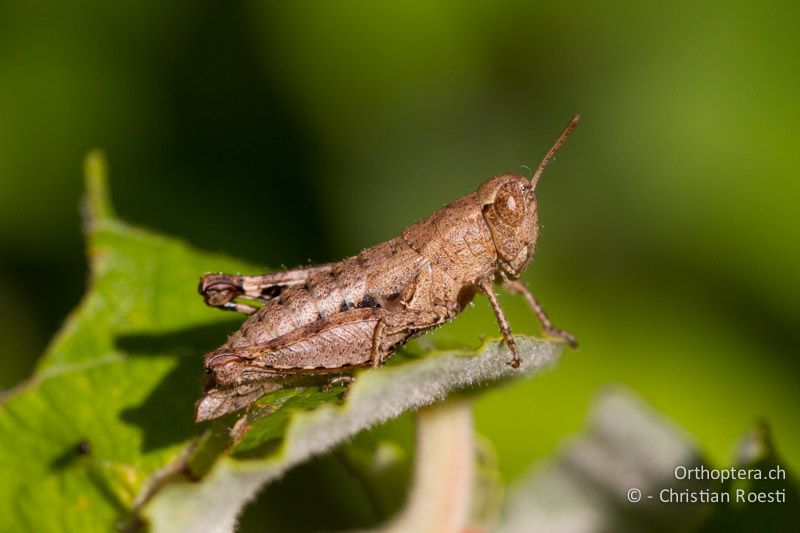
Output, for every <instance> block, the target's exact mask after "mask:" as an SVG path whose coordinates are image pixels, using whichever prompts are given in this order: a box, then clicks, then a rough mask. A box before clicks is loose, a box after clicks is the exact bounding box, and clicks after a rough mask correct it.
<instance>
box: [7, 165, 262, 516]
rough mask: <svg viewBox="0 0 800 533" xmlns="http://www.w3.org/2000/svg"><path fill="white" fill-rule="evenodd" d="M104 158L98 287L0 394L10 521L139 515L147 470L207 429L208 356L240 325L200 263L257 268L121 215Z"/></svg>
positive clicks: (93, 186)
mask: <svg viewBox="0 0 800 533" xmlns="http://www.w3.org/2000/svg"><path fill="white" fill-rule="evenodd" d="M104 166H105V165H104V163H103V161H102V158H101V157H100V156H99V155H98V154H91V155H90V156H89V158H88V159H87V164H86V169H87V174H86V185H87V202H86V206H85V212H86V232H87V240H88V258H89V263H90V266H91V276H90V281H89V290H88V292H87V294H86V296H85V297H84V299H83V301H82V302H81V304H80V305H79V306H78V308H77V309H76V310H75V311H74V312H73V313H72V314H71V316H70V317H69V318H68V319H67V321H66V324H65V325H64V327H63V328H62V330H61V331H60V332H59V333H58V335H57V336H56V337H55V339H54V340H53V341H52V343H51V345H50V346H49V348H48V349H47V352H46V353H45V355H44V356H43V357H42V359H41V360H40V362H39V364H38V368H37V371H36V373H35V375H34V376H33V377H32V378H31V379H30V380H28V381H27V382H25V383H23V384H22V385H20V386H18V387H17V388H16V389H14V390H12V391H10V392H9V393H8V394H7V395H6V396H5V397H4V398H3V402H2V404H0V471H2V472H3V483H2V484H0V530H3V531H9V530H20V529H26V530H31V531H47V530H64V529H70V530H81V531H108V529H109V527H110V526H111V525H113V524H115V523H118V522H120V521H122V520H125V519H126V518H127V516H128V514H129V513H130V509H131V508H132V505H133V501H134V499H135V497H136V495H137V494H138V493H139V492H140V490H141V488H142V485H143V483H144V482H145V481H146V480H147V479H148V477H149V476H151V475H152V474H153V472H155V471H157V470H158V469H160V468H163V467H164V466H165V465H167V464H169V463H170V462H171V461H173V460H174V459H175V457H177V456H178V455H179V454H180V453H181V451H182V450H183V449H184V448H185V447H186V444H187V442H189V440H190V439H192V438H194V437H195V436H196V435H197V434H198V433H200V431H199V430H198V428H197V427H196V426H195V425H194V424H193V422H192V408H193V403H194V400H195V398H196V396H197V395H199V393H200V391H201V390H202V389H201V382H202V378H203V374H202V369H201V365H200V356H201V355H202V353H203V352H204V351H205V350H207V349H208V348H209V347H210V346H214V345H215V344H218V343H221V342H222V341H224V339H225V335H226V333H227V332H229V331H230V330H232V329H233V328H235V327H236V325H235V324H236V323H235V322H231V321H230V317H220V313H215V312H214V311H213V310H211V309H206V308H205V306H203V305H202V301H200V299H199V298H198V296H197V294H196V286H197V281H198V276H199V274H202V273H203V272H206V271H211V270H228V271H238V270H242V271H243V270H253V267H252V266H248V265H246V264H245V263H242V262H238V261H234V260H232V259H230V258H228V257H225V256H222V255H218V254H208V253H202V252H198V251H197V250H194V249H192V248H190V247H188V246H186V245H185V244H183V243H181V242H179V241H176V240H174V239H170V238H165V237H162V236H159V235H157V234H154V233H151V232H147V231H143V230H140V229H136V228H133V227H131V226H129V225H127V224H125V223H123V222H121V221H120V220H118V219H117V218H115V216H114V214H113V209H112V208H111V205H110V203H109V201H108V197H107V195H106V190H105V189H106V181H105V176H104ZM80 443H85V444H88V448H89V450H90V451H89V453H80V452H79V450H78V445H79V444H80ZM83 448H84V449H86V448H87V446H84V447H83Z"/></svg>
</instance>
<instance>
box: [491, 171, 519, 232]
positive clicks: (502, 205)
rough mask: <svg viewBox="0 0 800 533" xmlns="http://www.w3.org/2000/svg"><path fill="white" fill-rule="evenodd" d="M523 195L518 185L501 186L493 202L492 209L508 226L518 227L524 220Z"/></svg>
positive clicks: (512, 183)
mask: <svg viewBox="0 0 800 533" xmlns="http://www.w3.org/2000/svg"><path fill="white" fill-rule="evenodd" d="M526 207H527V206H526V205H525V193H524V192H523V191H522V189H521V188H520V186H519V184H517V183H514V182H511V183H506V184H505V185H503V186H502V187H501V188H500V190H499V191H497V196H496V197H495V200H494V208H495V210H496V211H497V214H498V215H499V216H500V219H501V220H502V221H503V222H505V223H506V224H508V225H509V226H519V225H520V223H521V222H522V220H523V219H524V218H525V211H526Z"/></svg>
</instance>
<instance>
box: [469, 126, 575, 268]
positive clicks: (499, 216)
mask: <svg viewBox="0 0 800 533" xmlns="http://www.w3.org/2000/svg"><path fill="white" fill-rule="evenodd" d="M579 118H580V115H575V116H574V117H572V120H570V121H569V124H567V127H566V128H564V131H563V132H561V135H560V136H559V137H558V139H557V140H556V142H555V144H553V146H552V147H551V148H550V150H549V151H548V152H547V155H545V156H544V159H542V162H541V163H539V167H538V168H537V169H536V172H534V174H533V177H532V178H531V180H530V181H528V180H527V179H525V178H524V177H522V176H519V175H517V174H502V175H500V176H496V177H494V178H492V179H490V180H489V181H487V182H486V183H484V184H483V185H481V186H480V188H479V189H478V200H479V201H480V203H481V209H482V210H483V218H484V220H486V224H487V225H488V226H489V231H490V232H491V233H492V240H493V241H494V246H495V249H496V250H497V266H498V268H499V269H500V270H501V271H503V272H505V273H506V274H508V275H509V276H510V277H511V278H512V279H513V278H517V277H519V275H520V274H521V273H522V271H523V270H524V269H525V267H526V266H527V265H528V262H529V261H530V259H531V257H532V256H533V249H534V247H535V246H536V239H537V238H538V237H539V221H538V216H537V208H536V195H535V194H534V190H535V189H536V184H537V183H538V182H539V177H540V176H541V175H542V172H543V171H544V169H545V167H546V166H547V165H548V164H549V163H550V161H552V160H553V157H555V155H556V152H558V149H559V148H561V145H563V144H564V143H565V142H566V140H567V139H568V138H569V136H570V134H571V133H572V130H573V129H575V126H577V125H578V119H579Z"/></svg>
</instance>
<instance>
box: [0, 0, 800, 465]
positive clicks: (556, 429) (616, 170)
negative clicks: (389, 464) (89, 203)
mask: <svg viewBox="0 0 800 533" xmlns="http://www.w3.org/2000/svg"><path fill="white" fill-rule="evenodd" d="M798 27H800V7H799V6H798V4H797V3H796V2H763V3H757V4H755V3H751V2H744V1H739V2H730V1H728V2H705V3H702V4H699V3H696V2H663V3H640V2H631V1H624V2H615V3H608V2H604V3H586V2H561V3H559V5H536V4H534V3H529V2H521V1H497V2H491V3H488V2H480V3H468V2H456V1H448V2H396V3H395V2H381V3H374V2H336V3H334V2H321V1H320V2H295V3H282V4H277V3H275V4H271V3H260V2H229V3H222V2H215V3H209V2H185V1H183V2H181V1H176V2H154V1H142V2H135V3H109V2H106V3H103V2H70V3H62V2H39V3H36V4H35V5H34V4H33V3H28V2H22V1H10V2H9V1H2V2H0V336H2V339H3V349H2V351H0V369H1V370H2V371H0V388H9V387H12V386H14V385H15V384H16V383H18V382H19V381H20V380H22V379H24V378H25V377H27V376H28V375H30V373H31V371H32V368H33V365H34V364H35V362H36V359H37V357H38V355H39V354H40V353H41V352H42V350H43V348H44V347H45V346H46V343H47V342H48V339H49V338H50V337H51V336H52V335H53V334H54V332H55V331H56V330H57V329H58V327H59V325H60V324H61V322H62V321H63V319H64V317H65V315H66V314H67V313H68V312H69V310H70V309H71V308H73V307H74V306H75V305H76V304H77V302H78V301H79V299H80V297H81V294H82V292H83V290H84V287H85V283H86V274H87V270H86V266H85V261H84V256H83V243H82V237H81V220H80V215H79V199H80V196H81V179H80V167H81V161H82V158H83V156H84V154H85V153H86V152H87V151H88V150H89V149H90V148H93V147H99V148H102V149H103V150H105V152H106V155H107V157H108V160H109V164H110V167H111V174H112V189H113V195H114V198H115V204H116V206H117V209H118V211H119V212H120V214H121V215H122V217H124V218H126V219H128V220H130V221H132V222H134V223H136V224H140V225H144V226H148V227H151V228H155V229H158V230H159V231H162V232H165V233H169V234H173V235H177V236H179V237H181V238H183V239H185V240H187V241H189V242H191V243H193V244H195V245H197V246H199V247H203V248H207V249H211V250H219V251H225V252H229V253H231V254H234V255H238V256H241V257H244V258H247V259H250V260H252V261H256V262H259V263H261V264H263V265H264V266H265V267H267V266H269V267H273V268H274V267H280V266H281V265H285V266H294V265H297V264H301V263H305V262H306V261H308V260H312V261H314V262H326V261H333V260H337V259H340V258H342V257H344V256H347V255H351V254H353V253H356V252H358V251H359V250H360V249H362V248H364V247H367V246H370V245H372V244H375V243H378V242H380V241H383V240H386V239H388V238H390V237H393V236H395V235H397V234H398V233H399V232H400V231H401V230H402V228H403V227H404V226H405V225H408V224H410V223H411V222H413V221H414V220H417V219H419V218H421V217H423V216H426V215H428V214H430V213H431V212H433V211H434V210H436V209H437V208H439V207H440V206H442V205H443V204H445V203H447V202H449V201H451V200H453V199H455V198H457V197H459V196H462V195H464V194H466V193H469V192H471V191H473V190H474V189H475V188H476V187H477V186H478V185H479V184H480V183H481V182H482V181H484V180H486V179H487V178H489V177H491V176H492V175H495V174H498V173H501V172H504V171H514V172H521V173H526V174H529V172H530V171H529V170H528V169H526V168H524V166H526V165H527V166H528V167H535V166H536V165H537V164H538V162H539V160H540V159H541V157H542V156H543V155H544V152H545V151H546V150H547V148H548V147H549V146H550V145H551V143H552V142H553V141H554V140H555V138H556V136H557V135H558V133H559V132H560V131H561V128H562V127H563V126H564V125H565V124H566V122H567V120H568V119H569V117H570V116H571V115H572V114H573V113H575V112H580V113H581V114H582V122H581V124H580V126H579V127H578V129H577V130H576V132H575V134H574V136H573V138H572V140H571V141H570V142H569V143H568V145H567V146H566V147H565V148H564V149H563V150H562V152H561V153H560V155H559V157H558V159H557V161H556V162H555V163H554V164H553V165H552V166H551V167H550V168H549V169H548V171H547V172H546V173H545V175H544V177H543V178H542V180H541V182H540V184H539V189H538V197H539V204H540V221H541V222H542V225H543V228H542V233H541V237H540V241H539V245H538V250H537V254H536V258H535V262H534V264H533V265H532V266H531V267H530V268H529V269H528V271H527V273H526V275H525V278H526V279H527V280H528V282H529V283H530V285H531V286H532V288H533V289H534V293H535V294H537V296H538V297H539V299H540V300H541V301H542V302H543V304H544V305H545V307H546V308H547V310H548V312H549V313H550V315H551V317H552V318H553V320H554V321H555V322H556V324H557V325H559V326H561V327H563V328H565V329H569V330H570V331H572V332H574V333H575V334H577V335H578V337H579V338H580V340H581V349H580V350H579V351H578V352H574V353H570V352H568V353H567V354H566V356H565V357H564V358H563V360H562V363H561V364H560V365H559V367H558V368H557V369H556V370H555V371H553V372H550V373H549V374H547V375H546V376H544V377H541V378H537V379H535V380H532V381H525V382H520V383H517V384H514V385H512V386H509V387H506V388H503V389H499V390H494V391H491V392H490V393H488V394H486V395H485V396H483V397H482V398H481V399H480V400H479V402H478V403H477V406H476V419H477V426H478V429H479V430H480V431H481V432H482V433H483V434H485V435H487V436H488V437H490V438H491V440H492V442H493V443H494V445H495V447H496V449H497V453H498V456H499V464H500V469H501V471H502V472H503V473H504V475H505V476H506V477H507V478H508V479H513V478H515V477H516V476H518V475H520V474H522V473H523V472H524V471H525V470H526V469H527V467H528V466H529V465H530V464H531V463H532V462H534V461H536V460H537V459H540V458H542V457H544V456H546V455H548V454H550V453H552V452H553V450H555V449H556V447H557V445H558V443H559V441H560V439H562V438H563V437H564V436H565V435H569V434H571V433H574V432H576V431H578V429H579V428H580V427H581V425H582V423H583V421H584V419H585V416H586V411H587V408H588V405H589V403H590V401H591V398H592V397H593V396H594V395H595V394H596V393H597V392H598V391H599V390H600V389H602V388H603V387H604V386H606V385H607V384H614V383H623V384H627V385H628V386H630V387H631V388H633V389H634V390H635V391H637V392H638V393H639V394H640V395H642V396H643V397H644V398H645V399H646V400H647V401H648V402H650V403H651V404H652V405H654V407H655V408H656V409H658V410H659V411H661V412H663V413H664V414H666V415H667V416H668V417H670V418H672V419H673V420H674V421H676V422H677V423H678V424H679V425H680V426H682V427H683V428H685V429H687V430H688V431H689V432H690V433H692V434H693V435H694V436H695V438H696V439H697V441H698V443H699V444H700V445H701V446H702V447H703V448H704V449H705V450H706V451H707V452H708V454H709V455H710V457H711V459H712V460H713V461H714V462H715V463H717V464H718V465H720V466H724V465H728V464H729V463H731V462H732V461H733V459H734V455H735V445H736V442H737V440H738V438H739V437H740V436H741V435H742V434H743V433H744V432H745V430H747V429H748V428H749V427H750V426H751V425H752V423H753V422H754V421H755V420H756V419H757V418H759V417H763V418H765V419H766V420H767V421H768V422H769V423H770V424H771V425H772V427H773V430H774V436H775V440H776V443H777V446H778V448H779V450H781V451H782V452H783V454H784V456H785V457H786V459H787V462H788V466H790V467H793V468H794V469H795V470H796V469H798V468H800V425H799V424H798V420H797V406H798V405H800V390H798V384H799V383H800V360H799V359H798V357H797V356H798V355H799V353H798V346H800V327H798V326H800V320H798V318H800V246H798V243H797V241H798V235H800V231H798V230H800V222H799V221H800V217H799V216H798V211H797V209H796V208H794V204H795V202H796V201H797V198H798V196H800V181H799V180H798V176H800V158H798V149H797V144H798V140H800V98H798V86H800V83H799V82H800V69H798V59H800V39H798V36H797V28H798ZM198 274H200V273H198ZM503 303H504V305H505V306H506V307H507V309H508V312H509V314H510V318H511V321H512V327H513V328H514V330H515V331H518V332H522V331H530V332H534V331H536V328H535V321H534V319H533V318H532V317H531V316H530V314H529V313H528V311H527V310H526V309H525V306H524V304H523V302H522V301H521V300H519V299H518V298H512V297H505V298H504V299H503ZM197 305H202V302H201V300H200V299H199V298H198V300H197ZM476 332H485V333H486V334H488V335H493V336H494V335H497V328H496V325H495V322H494V319H493V317H492V315H491V312H490V310H489V308H488V305H486V303H485V302H483V301H478V302H477V306H476V308H475V309H471V310H468V311H467V312H465V314H464V315H463V316H462V317H461V318H460V319H459V320H458V321H456V322H455V323H453V324H451V325H450V326H448V327H446V328H442V329H441V330H438V331H437V332H436V335H438V336H441V337H445V338H446V337H449V336H452V337H453V338H455V337H458V338H461V339H463V338H474V339H475V341H476V342H477V333H476ZM200 355H201V354H198V365H199V361H200ZM198 368H199V367H198ZM198 375H199V373H198ZM199 379H200V378H199V377H198V380H199ZM187 416H190V414H188V413H187Z"/></svg>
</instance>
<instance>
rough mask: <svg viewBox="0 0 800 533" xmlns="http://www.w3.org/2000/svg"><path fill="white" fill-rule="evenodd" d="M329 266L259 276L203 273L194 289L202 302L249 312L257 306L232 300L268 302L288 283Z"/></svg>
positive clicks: (329, 268) (284, 288)
mask: <svg viewBox="0 0 800 533" xmlns="http://www.w3.org/2000/svg"><path fill="white" fill-rule="evenodd" d="M333 266H334V265H332V264H324V265H315V266H310V267H306V268H296V269H293V270H283V271H281V272H274V273H272V274H263V275H260V276H234V275H230V274H206V275H204V276H202V277H201V278H200V285H199V286H198V288H197V292H199V293H200V295H201V296H202V297H203V300H205V302H206V305H209V306H211V307H217V308H219V309H224V310H227V311H236V312H238V313H243V314H245V315H252V314H253V313H255V312H256V311H258V307H256V306H253V305H249V304H245V303H240V302H237V301H235V300H236V299H237V298H242V299H244V300H250V301H253V302H260V303H265V302H268V301H270V300H272V299H273V298H276V297H278V296H280V295H281V293H282V292H283V291H284V290H286V289H287V288H288V287H292V286H295V285H302V284H303V283H305V282H306V281H308V278H310V277H311V276H313V275H314V274H317V273H320V272H327V271H330V270H331V269H332V268H333Z"/></svg>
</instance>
